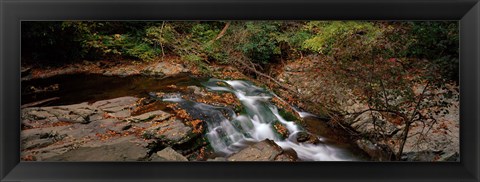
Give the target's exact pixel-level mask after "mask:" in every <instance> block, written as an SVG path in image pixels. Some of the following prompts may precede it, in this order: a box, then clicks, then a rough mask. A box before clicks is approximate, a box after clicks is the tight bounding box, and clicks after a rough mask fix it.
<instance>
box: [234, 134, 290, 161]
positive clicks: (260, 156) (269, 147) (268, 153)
mask: <svg viewBox="0 0 480 182" xmlns="http://www.w3.org/2000/svg"><path fill="white" fill-rule="evenodd" d="M280 155H285V156H280ZM287 155H288V154H287V153H284V151H283V150H282V148H280V146H278V145H277V144H276V143H275V142H274V141H272V140H269V139H265V140H263V141H261V142H258V143H256V144H254V145H250V146H248V147H247V148H244V149H243V150H240V151H239V152H238V153H235V154H233V155H231V156H229V157H228V158H227V160H228V161H276V160H278V161H285V160H287V159H288V158H294V157H293V156H287Z"/></svg>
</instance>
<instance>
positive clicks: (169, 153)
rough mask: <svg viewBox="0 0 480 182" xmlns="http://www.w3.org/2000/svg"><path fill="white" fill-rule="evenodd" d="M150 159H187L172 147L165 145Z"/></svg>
mask: <svg viewBox="0 0 480 182" xmlns="http://www.w3.org/2000/svg"><path fill="white" fill-rule="evenodd" d="M152 161H188V159H187V158H186V157H184V156H183V155H182V154H180V153H178V152H177V151H175V150H173V149H172V148H170V147H167V148H165V149H163V150H161V151H159V152H157V153H156V154H154V156H153V157H152Z"/></svg>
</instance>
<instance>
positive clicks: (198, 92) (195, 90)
mask: <svg viewBox="0 0 480 182" xmlns="http://www.w3.org/2000/svg"><path fill="white" fill-rule="evenodd" d="M187 88H188V89H190V90H191V91H193V93H194V94H195V95H198V96H206V95H207V93H206V92H205V91H204V90H202V89H201V88H200V87H197V86H188V87H187Z"/></svg>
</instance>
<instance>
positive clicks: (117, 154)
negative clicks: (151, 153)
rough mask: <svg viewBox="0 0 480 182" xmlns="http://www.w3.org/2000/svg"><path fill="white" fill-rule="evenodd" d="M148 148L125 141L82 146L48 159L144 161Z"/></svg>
mask: <svg viewBox="0 0 480 182" xmlns="http://www.w3.org/2000/svg"><path fill="white" fill-rule="evenodd" d="M147 152H148V150H147V149H146V148H144V147H142V146H139V145H137V144H135V143H132V142H129V141H124V142H121V143H116V144H112V145H103V146H99V147H80V148H78V149H75V150H71V151H68V152H65V153H63V154H61V155H58V156H54V157H51V158H48V159H46V161H142V160H144V159H145V158H146V157H147Z"/></svg>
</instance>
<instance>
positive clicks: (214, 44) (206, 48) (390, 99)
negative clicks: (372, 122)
mask: <svg viewBox="0 0 480 182" xmlns="http://www.w3.org/2000/svg"><path fill="white" fill-rule="evenodd" d="M458 43H459V36H458V23H457V22H448V21H442V22H435V21H429V22H420V21H419V22H383V21H382V22H362V21H268V22H266V21H201V22H187V21H159V22H146V21H141V22H122V21H115V22H112V21H109V22H102V21H92V22H87V21H67V22H35V23H31V22H23V23H22V63H24V64H31V65H61V64H65V63H72V62H76V61H81V60H91V61H94V60H99V59H132V60H141V61H151V60H155V59H162V58H164V57H166V56H170V55H173V56H178V57H181V58H182V59H183V60H185V61H186V62H188V63H190V64H192V65H196V66H197V67H199V68H201V69H202V70H203V71H204V73H205V74H208V73H209V70H210V65H211V64H226V65H232V66H234V67H237V68H240V70H243V71H244V73H245V74H248V75H251V76H252V77H264V78H267V79H270V80H272V81H274V82H276V83H279V82H278V81H276V80H275V79H274V78H273V75H268V74H265V73H266V72H267V70H269V69H272V67H274V66H275V65H281V64H285V62H288V61H292V60H297V59H303V58H304V57H306V56H307V55H314V56H317V57H320V59H321V60H322V62H321V63H322V64H321V66H313V67H312V70H315V69H317V70H319V69H320V70H321V71H316V72H312V73H313V74H314V75H318V76H322V77H324V78H329V79H330V80H333V81H332V83H331V86H332V87H333V85H335V88H343V90H342V91H340V93H341V94H342V95H349V94H351V95H353V96H354V98H355V102H358V103H361V104H364V105H366V106H368V109H366V110H364V111H360V112H353V113H352V112H349V111H347V110H346V109H345V108H344V107H343V106H344V103H345V102H348V99H347V100H342V98H341V97H338V94H339V92H338V90H331V88H332V87H328V88H327V87H324V86H318V87H314V88H315V89H318V90H316V92H315V94H311V95H308V94H307V95H303V96H302V95H301V94H299V93H297V91H296V90H291V91H290V92H292V94H297V95H300V96H299V98H300V99H305V100H308V99H312V98H316V99H320V101H319V102H317V103H316V104H317V105H318V107H320V108H322V109H321V110H323V112H324V114H327V115H330V116H332V115H335V116H346V115H352V114H357V115H358V114H361V113H364V112H367V111H375V112H378V113H379V114H380V115H382V116H383V117H385V118H392V121H393V120H394V121H396V122H399V123H401V124H403V125H404V129H403V131H402V132H403V133H402V135H401V136H402V138H401V141H400V143H399V144H397V145H398V146H399V148H398V151H395V153H396V154H395V156H396V157H397V158H399V157H400V156H401V155H402V150H403V145H404V144H405V141H406V140H407V134H408V130H409V127H410V124H412V123H414V122H417V121H421V122H424V123H430V124H429V125H432V124H433V123H435V118H434V116H435V115H438V114H442V113H443V114H447V112H448V111H447V110H446V109H445V108H446V107H448V105H449V104H450V103H448V102H446V101H445V99H447V98H451V97H453V95H452V93H451V92H449V91H444V90H446V87H447V86H448V84H454V85H455V84H458V79H459V77H458V75H459V72H458V68H459V67H458V66H459V64H458V53H459V45H458ZM333 82H334V83H333ZM329 89H330V90H329ZM439 90H440V91H439ZM332 98H333V99H332ZM380 130H381V129H379V131H378V132H376V133H373V134H372V135H371V136H368V137H370V138H372V139H373V140H377V141H380V140H387V138H389V137H392V136H386V135H385V134H384V133H383V132H381V131H380Z"/></svg>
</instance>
